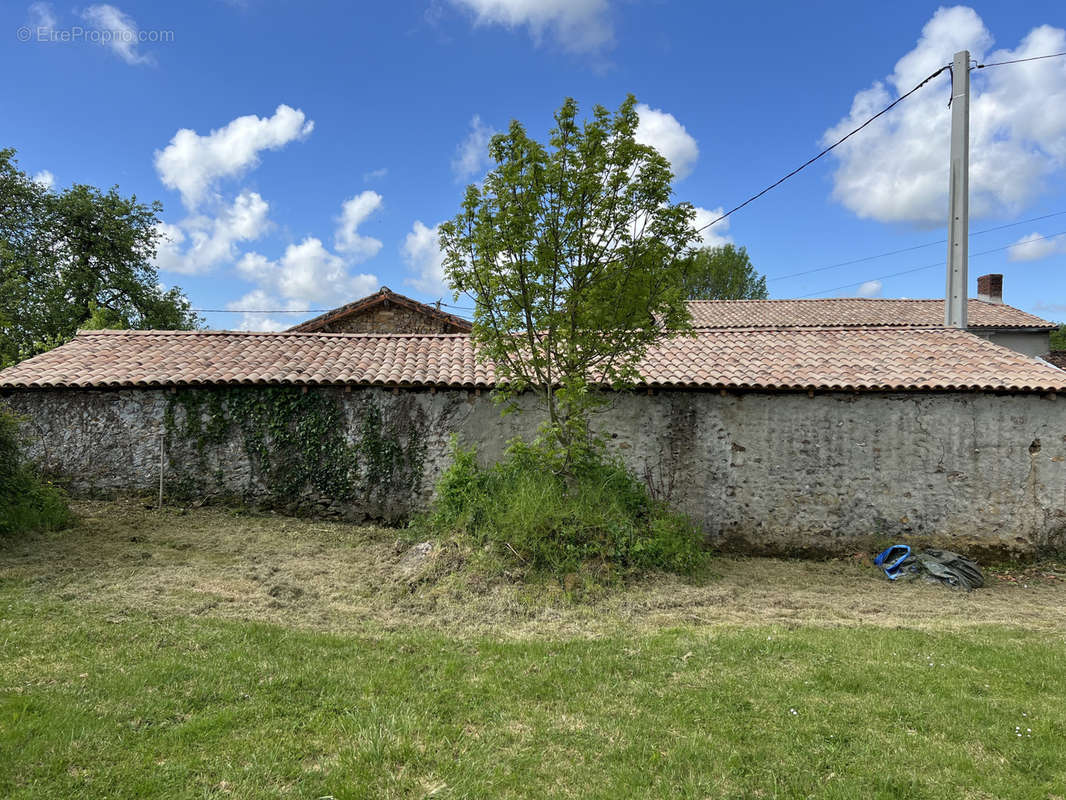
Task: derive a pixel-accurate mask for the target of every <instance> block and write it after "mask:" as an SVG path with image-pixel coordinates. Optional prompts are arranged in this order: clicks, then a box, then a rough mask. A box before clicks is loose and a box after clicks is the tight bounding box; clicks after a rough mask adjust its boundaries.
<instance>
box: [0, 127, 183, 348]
mask: <svg viewBox="0 0 1066 800" xmlns="http://www.w3.org/2000/svg"><path fill="white" fill-rule="evenodd" d="M161 210H162V206H161V205H160V204H159V203H151V204H147V205H146V204H144V203H139V202H138V201H137V198H136V197H128V198H127V197H123V196H121V195H120V194H119V193H118V188H117V187H113V188H111V189H109V190H108V191H107V192H102V191H100V190H99V189H96V188H94V187H92V186H85V185H80V184H75V185H74V186H71V187H69V188H67V189H64V190H62V191H60V192H54V191H52V190H50V189H48V188H46V187H44V186H42V185H40V184H38V183H36V182H35V181H33V180H32V179H31V178H30V177H29V176H28V175H27V174H26V173H25V172H23V171H22V170H20V169H19V168H18V164H17V162H16V160H15V151H14V150H13V149H10V148H8V149H0V367H2V366H6V365H7V364H11V363H14V362H16V361H19V360H20V359H23V358H28V357H29V356H32V355H35V354H36V353H40V352H43V351H44V350H48V349H50V348H52V347H55V346H56V345H59V344H62V343H63V342H64V341H66V340H68V339H69V338H70V337H72V336H73V335H74V333H75V332H76V331H77V329H78V328H79V327H81V326H83V325H85V323H86V322H87V321H89V323H90V324H91V325H94V326H101V327H102V326H105V325H106V326H108V327H119V328H165V329H176V330H183V329H190V328H195V327H198V326H199V325H200V324H201V320H200V318H199V317H198V316H197V315H196V314H195V313H193V312H192V311H191V309H190V306H189V301H188V298H186V297H185V295H184V294H183V293H182V291H181V289H179V288H177V287H173V288H171V289H166V290H164V289H163V288H162V287H161V286H160V285H159V276H158V272H157V270H156V268H155V265H154V264H153V259H154V258H155V253H156V241H157V239H158V237H159V232H158V229H157V225H158V223H159V216H158V215H159V212H160V211H161Z"/></svg>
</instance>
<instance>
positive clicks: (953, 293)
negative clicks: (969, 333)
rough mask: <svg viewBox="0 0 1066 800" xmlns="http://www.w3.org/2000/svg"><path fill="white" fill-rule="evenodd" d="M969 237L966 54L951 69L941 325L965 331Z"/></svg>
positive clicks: (968, 61)
mask: <svg viewBox="0 0 1066 800" xmlns="http://www.w3.org/2000/svg"><path fill="white" fill-rule="evenodd" d="M969 236H970V51H969V50H962V51H960V52H958V53H956V54H955V60H954V62H953V63H952V66H951V189H950V200H949V201H948V285H947V295H946V296H947V302H946V303H945V304H944V324H945V325H947V326H948V327H949V328H963V329H965V328H966V311H967V293H968V287H967V267H968V263H967V262H968V259H969Z"/></svg>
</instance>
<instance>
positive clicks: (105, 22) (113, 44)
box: [81, 4, 152, 64]
mask: <svg viewBox="0 0 1066 800" xmlns="http://www.w3.org/2000/svg"><path fill="white" fill-rule="evenodd" d="M81 18H82V19H84V20H85V21H86V22H87V23H88V24H89V26H90V27H91V28H93V29H94V30H95V31H97V32H98V34H100V35H99V36H98V37H97V41H99V42H100V44H102V45H103V46H104V47H107V48H110V50H111V51H112V52H113V53H115V54H116V55H117V56H118V57H119V58H121V59H122V60H123V61H125V62H126V63H127V64H151V63H152V57H151V56H149V55H147V54H145V53H142V52H140V51H139V50H138V49H137V45H138V44H139V42H140V29H139V28H138V27H137V23H136V22H134V21H133V18H132V17H130V15H129V14H126V13H124V12H122V11H120V10H119V9H117V8H115V7H114V6H111V5H107V4H101V5H95V6H89V7H88V8H86V9H85V10H84V11H82V12H81Z"/></svg>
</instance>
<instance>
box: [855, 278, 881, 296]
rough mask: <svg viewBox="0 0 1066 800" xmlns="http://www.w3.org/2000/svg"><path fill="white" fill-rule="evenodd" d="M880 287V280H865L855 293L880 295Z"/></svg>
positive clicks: (859, 294)
mask: <svg viewBox="0 0 1066 800" xmlns="http://www.w3.org/2000/svg"><path fill="white" fill-rule="evenodd" d="M882 288H883V286H882V284H881V281H866V283H864V284H862V286H860V287H859V288H858V290H857V291H856V292H855V293H856V294H857V295H858V296H859V297H880V296H881V289H882Z"/></svg>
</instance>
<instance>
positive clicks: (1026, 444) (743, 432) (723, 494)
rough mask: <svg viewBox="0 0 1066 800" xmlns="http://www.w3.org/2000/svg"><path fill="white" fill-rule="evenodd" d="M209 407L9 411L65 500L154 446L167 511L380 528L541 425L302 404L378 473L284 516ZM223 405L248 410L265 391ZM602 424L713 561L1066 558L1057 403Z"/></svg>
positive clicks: (99, 484) (102, 401) (149, 466)
mask: <svg viewBox="0 0 1066 800" xmlns="http://www.w3.org/2000/svg"><path fill="white" fill-rule="evenodd" d="M214 391H216V390H207V389H201V390H183V392H184V394H183V392H179V393H178V394H177V395H175V394H171V393H169V392H167V391H164V390H148V389H146V390H137V389H122V390H101V391H73V390H71V391H46V392H43V391H26V392H15V393H12V394H10V395H9V396H8V398H7V402H8V403H9V404H10V405H11V406H12V407H13V408H14V409H15V410H16V411H18V412H20V413H22V414H24V415H26V416H27V417H28V419H29V421H28V422H27V432H28V433H29V434H30V437H31V442H30V444H29V453H30V455H31V456H32V457H33V458H34V459H35V460H36V461H37V462H38V463H39V464H40V465H41V466H42V467H44V468H45V469H46V470H48V471H49V472H51V473H53V474H59V475H62V476H63V477H64V479H65V480H66V481H68V482H69V484H70V486H71V487H72V489H73V490H74V491H76V492H83V493H90V492H91V493H100V492H111V491H115V490H127V489H137V490H147V491H151V490H154V488H155V487H156V486H157V485H158V476H159V466H158V463H159V439H160V436H161V435H165V436H168V437H169V438H170V439H172V441H171V442H170V444H169V445H168V450H167V459H166V461H167V466H166V475H165V482H166V489H167V492H168V494H169V495H171V496H176V495H178V494H182V493H185V494H192V495H197V496H200V495H205V496H216V497H230V498H234V499H238V500H241V501H244V502H251V503H263V504H267V505H279V504H280V505H282V507H283V508H288V510H291V511H300V510H311V511H314V512H317V513H336V514H343V515H345V516H348V517H352V518H356V519H384V520H386V521H390V522H398V521H400V520H401V519H403V518H404V517H406V516H407V515H408V514H410V513H411V512H412V511H414V510H416V509H419V508H423V507H425V505H426V504H427V503H428V502H429V500H430V498H431V495H432V487H433V485H434V482H435V480H436V478H437V476H438V475H439V474H440V472H441V470H442V469H443V468H444V467H445V466H446V464H447V461H448V441H449V437H450V435H451V434H452V433H455V434H457V435H458V437H459V439H460V440H461V441H462V442H464V443H467V444H476V445H478V447H479V452H480V456H481V458H482V459H483V460H485V461H491V460H493V459H495V458H497V457H498V456H499V455H500V453H501V452H502V450H503V447H504V446H505V442H506V441H507V439H508V438H510V437H513V436H515V435H522V434H528V433H529V432H530V431H531V430H532V429H533V428H534V427H535V424H536V419H535V417H534V414H533V413H523V414H512V415H508V416H507V417H501V415H500V413H499V410H498V408H497V407H496V406H494V405H493V404H492V402H491V400H490V399H489V397H488V396H487V395H484V394H483V395H481V396H476V395H475V394H473V393H470V392H465V391H442V392H437V393H430V392H428V391H401V392H399V393H398V394H393V393H392V392H390V391H388V390H385V389H372V388H363V389H360V388H355V389H353V390H352V391H351V392H345V391H344V390H343V389H340V388H319V389H315V388H312V389H310V390H309V394H311V395H312V396H314V397H315V398H318V400H321V401H322V402H323V403H326V404H327V407H335V408H337V409H339V410H340V411H339V413H340V414H341V421H340V423H339V424H338V428H337V430H338V431H339V433H340V439H342V440H343V441H344V442H346V443H347V445H350V446H351V448H352V452H355V453H371V452H372V451H373V450H374V447H368V446H367V445H366V442H367V441H368V437H369V438H370V439H373V441H374V442H377V443H378V444H377V445H376V446H377V447H378V450H380V453H385V454H386V456H381V457H380V458H378V459H377V461H376V462H375V461H374V460H373V459H372V458H370V456H369V455H368V456H367V458H368V459H369V460H368V461H367V460H366V459H364V461H366V463H364V462H362V461H361V462H359V463H358V464H354V465H353V470H354V472H355V473H357V474H356V477H355V479H354V480H352V481H351V482H350V484H346V485H344V486H343V487H342V488H341V489H338V490H337V491H334V492H322V491H320V490H316V489H314V488H313V487H312V488H307V487H305V488H304V489H303V490H301V491H300V492H298V493H296V495H295V496H292V495H291V493H290V495H289V496H282V497H280V498H279V497H278V496H277V492H276V490H277V487H276V486H271V478H270V475H269V474H266V473H265V472H264V470H263V468H262V465H261V464H259V465H257V464H256V460H255V458H253V457H252V455H251V452H252V451H253V450H254V447H250V445H249V439H248V436H247V434H246V432H242V430H241V428H240V427H239V426H237V425H233V424H229V425H217V424H216V425H214V426H212V418H213V417H217V416H218V409H219V408H220V407H222V406H225V403H222V401H221V400H220V399H219V397H216V398H215V400H210V395H211V393H212V392H214ZM225 391H227V392H229V393H231V394H230V395H229V396H230V397H233V396H236V397H239V398H244V399H243V400H242V401H241V402H253V403H254V402H255V401H256V398H257V397H259V396H261V395H262V393H263V392H264V391H265V390H263V389H260V388H252V387H249V388H240V389H230V390H225ZM275 391H277V390H275ZM286 391H290V392H292V393H298V392H299V390H298V389H294V390H286ZM234 392H236V393H237V394H236V395H234V394H232V393H234ZM190 393H191V394H190ZM183 396H184V397H185V400H182V401H180V402H179V401H178V399H177V398H181V397H183ZM190 396H194V397H198V398H199V400H197V401H196V403H198V404H199V405H196V404H194V405H189V402H188V399H189V397H190ZM205 398H206V400H205ZM234 402H235V401H234ZM316 402H317V400H316ZM220 403H222V406H220ZM530 403H532V399H530ZM168 408H169V409H170V411H169V419H170V421H169V423H168ZM226 408H230V410H227V411H224V412H223V417H225V416H226V415H229V414H231V413H232V408H231V407H230V406H226ZM189 409H192V410H193V412H194V413H193V416H196V417H197V418H198V419H199V423H197V424H195V425H193V426H192V427H193V428H194V429H195V431H196V433H195V435H193V434H190V433H189V431H190V428H189V426H188V425H187V424H186V423H187V422H188V420H186V419H184V417H185V416H186V415H187V414H188V410H189ZM596 424H597V426H598V427H599V428H600V429H602V430H604V431H609V432H610V437H611V438H610V442H611V447H612V449H613V450H614V452H616V453H618V454H619V455H620V456H621V457H622V458H624V459H625V461H626V462H627V463H628V464H629V465H630V467H631V468H632V469H634V470H635V471H636V472H637V473H638V474H639V475H641V476H642V477H644V478H645V479H646V480H647V481H648V483H649V484H650V485H651V487H652V488H653V489H654V491H655V492H657V493H658V494H660V495H661V496H664V497H666V498H668V499H669V500H670V501H671V502H672V503H673V504H675V505H676V506H678V507H679V508H681V509H683V510H684V511H686V512H687V513H689V514H690V515H692V517H693V518H694V519H696V520H697V521H698V522H699V523H700V524H701V525H702V526H703V527H704V529H705V530H706V532H707V534H708V537H709V538H710V540H711V541H712V542H714V543H716V544H719V545H730V546H737V547H740V548H744V549H749V550H757V551H764V552H781V553H816V552H818V553H824V552H847V551H854V550H855V549H858V548H863V547H866V548H869V547H873V546H876V545H879V544H882V543H886V542H892V541H911V542H916V543H921V542H925V541H936V542H939V543H941V544H944V545H948V546H952V547H955V548H956V549H965V550H968V551H970V552H981V551H996V552H998V553H1000V554H1002V553H1007V552H1010V553H1030V552H1034V551H1038V550H1046V549H1056V548H1062V547H1063V546H1064V544H1066V400H1063V399H1055V398H1054V396H1053V395H1052V396H1046V397H1044V396H1039V395H1031V394H1030V395H993V394H976V393H892V394H889V393H885V394H875V393H859V394H849V393H825V394H815V395H814V396H813V397H809V396H808V395H806V394H800V393H777V394H770V393H746V394H727V395H721V394H719V393H709V392H707V393H704V392H662V393H657V394H655V395H653V396H649V395H646V394H619V395H617V396H615V397H614V399H613V402H612V403H611V404H610V406H609V407H608V408H607V409H605V410H604V411H603V412H601V413H600V414H599V415H598V417H597V420H596ZM168 428H169V432H168ZM375 429H376V430H377V431H378V433H376V434H375V433H373V430H375ZM379 455H380V454H379ZM327 456H328V454H327ZM360 457H361V456H360ZM371 462H373V463H371ZM374 464H376V466H374ZM374 470H376V471H377V475H376V477H374V479H373V480H370V479H369V478H370V477H373V476H370V474H369V473H370V472H373V471H374Z"/></svg>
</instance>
